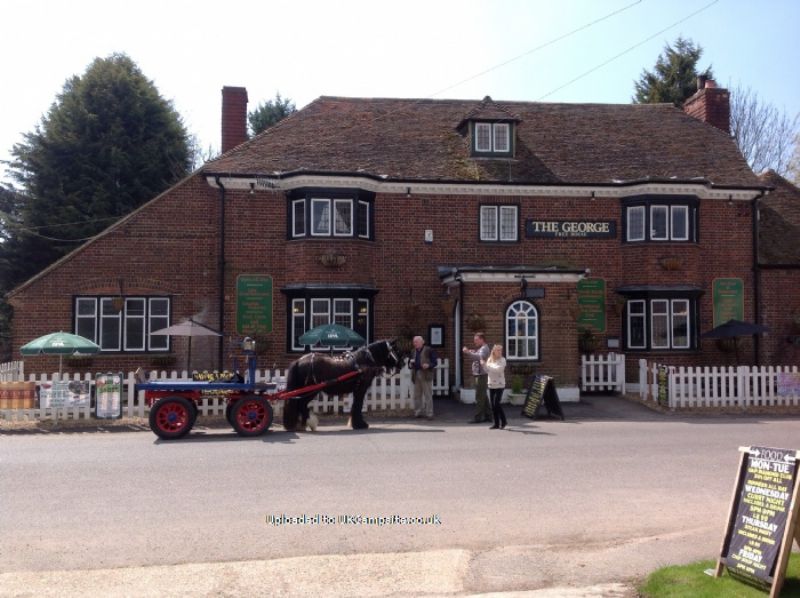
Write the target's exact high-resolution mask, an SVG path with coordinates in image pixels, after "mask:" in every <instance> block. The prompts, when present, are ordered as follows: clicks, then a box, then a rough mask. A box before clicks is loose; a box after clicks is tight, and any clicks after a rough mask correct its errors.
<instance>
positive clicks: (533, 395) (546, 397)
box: [522, 375, 564, 420]
mask: <svg viewBox="0 0 800 598" xmlns="http://www.w3.org/2000/svg"><path fill="white" fill-rule="evenodd" d="M542 407H544V409H545V410H546V411H547V415H548V416H549V417H553V416H556V417H560V418H561V419H562V420H563V419H564V411H562V409H561V401H559V400H558V393H557V392H556V385H555V381H554V380H553V378H552V377H551V376H542V375H539V376H533V377H531V383H530V386H528V392H527V394H526V395H525V402H524V403H523V405H522V415H524V416H526V417H530V418H531V419H536V417H537V415H538V412H540V411H541V408H542Z"/></svg>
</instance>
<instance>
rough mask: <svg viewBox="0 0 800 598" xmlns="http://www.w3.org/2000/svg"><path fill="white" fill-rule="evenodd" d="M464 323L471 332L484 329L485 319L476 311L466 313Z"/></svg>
mask: <svg viewBox="0 0 800 598" xmlns="http://www.w3.org/2000/svg"><path fill="white" fill-rule="evenodd" d="M465 323H466V325H467V328H469V329H470V330H471V331H472V332H479V331H482V330H486V320H484V319H483V316H482V315H480V314H478V313H475V312H473V313H471V314H470V315H468V316H467V319H466V321H465Z"/></svg>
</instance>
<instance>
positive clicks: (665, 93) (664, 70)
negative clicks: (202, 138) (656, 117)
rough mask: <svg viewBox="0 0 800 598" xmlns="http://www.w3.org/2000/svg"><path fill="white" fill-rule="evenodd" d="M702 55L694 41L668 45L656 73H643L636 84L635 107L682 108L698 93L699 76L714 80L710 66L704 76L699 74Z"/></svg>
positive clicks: (660, 57)
mask: <svg viewBox="0 0 800 598" xmlns="http://www.w3.org/2000/svg"><path fill="white" fill-rule="evenodd" d="M702 55H703V48H701V47H700V46H699V45H695V44H694V42H692V41H691V40H686V39H683V38H682V37H679V38H678V39H677V40H675V45H674V46H672V45H670V44H667V45H666V46H664V52H663V53H662V54H661V56H659V57H658V60H657V61H656V66H655V68H654V69H653V71H648V70H646V69H645V70H643V71H642V75H641V77H640V78H639V80H638V81H636V82H635V83H634V84H635V88H636V93H635V94H634V96H633V102H634V103H635V104H658V103H672V104H674V105H675V106H678V107H680V106H682V105H683V103H684V102H685V101H686V100H687V99H688V98H690V97H691V96H692V95H693V94H694V93H695V92H696V91H697V76H698V75H705V76H706V77H707V78H709V79H713V78H714V75H713V73H712V72H711V67H710V66H709V67H708V68H707V69H706V70H705V71H703V72H702V73H698V71H697V63H698V62H699V61H700V57H701V56H702Z"/></svg>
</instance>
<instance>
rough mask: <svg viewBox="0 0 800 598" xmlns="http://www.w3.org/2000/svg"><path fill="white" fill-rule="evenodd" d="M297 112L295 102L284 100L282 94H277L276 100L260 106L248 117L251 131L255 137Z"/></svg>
mask: <svg viewBox="0 0 800 598" xmlns="http://www.w3.org/2000/svg"><path fill="white" fill-rule="evenodd" d="M294 111H295V106H294V102H292V100H290V99H289V98H282V97H281V94H280V92H277V93H275V99H274V100H267V101H266V102H263V103H261V104H259V105H258V108H256V109H255V110H253V111H252V112H251V113H250V114H249V115H248V116H247V121H248V122H249V123H250V130H251V133H252V134H253V135H258V134H259V133H261V131H264V130H265V129H268V128H269V127H271V126H272V125H274V124H275V123H276V122H278V121H279V120H282V119H284V118H286V117H287V116H289V115H290V114H291V113H292V112H294Z"/></svg>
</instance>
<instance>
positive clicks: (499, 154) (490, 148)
mask: <svg viewBox="0 0 800 598" xmlns="http://www.w3.org/2000/svg"><path fill="white" fill-rule="evenodd" d="M470 129H471V130H470V134H471V135H472V139H471V141H470V148H471V152H472V155H473V156H475V157H487V158H510V157H512V156H513V154H514V123H513V122H510V121H496V120H474V121H472V125H471V127H470ZM481 131H488V136H487V135H486V134H484V133H481ZM499 131H505V139H506V146H505V147H504V148H502V147H500V148H499V147H498V145H500V144H499V143H498V141H499V139H501V137H502V136H501V135H499ZM482 136H483V138H482ZM481 141H483V142H484V144H481ZM487 141H488V143H485V142H487Z"/></svg>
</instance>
